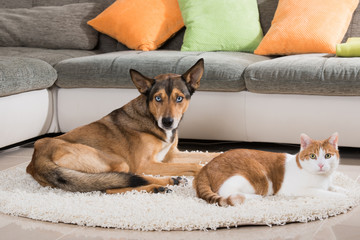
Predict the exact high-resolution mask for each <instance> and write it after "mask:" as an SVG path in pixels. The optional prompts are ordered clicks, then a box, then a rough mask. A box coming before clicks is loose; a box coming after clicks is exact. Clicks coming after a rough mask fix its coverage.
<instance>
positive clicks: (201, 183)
mask: <svg viewBox="0 0 360 240" xmlns="http://www.w3.org/2000/svg"><path fill="white" fill-rule="evenodd" d="M193 186H194V188H195V190H196V194H197V196H198V197H199V198H202V199H204V200H205V201H207V202H208V203H211V204H214V203H217V204H218V205H219V206H228V205H230V206H234V205H235V204H238V203H242V202H243V201H244V200H245V198H244V197H242V196H240V195H237V196H233V195H231V196H229V197H227V198H225V197H222V196H220V195H219V194H217V193H215V192H214V191H213V190H212V189H211V186H210V182H209V179H208V176H207V174H206V171H200V172H199V174H198V175H197V176H196V177H195V179H194V182H193Z"/></svg>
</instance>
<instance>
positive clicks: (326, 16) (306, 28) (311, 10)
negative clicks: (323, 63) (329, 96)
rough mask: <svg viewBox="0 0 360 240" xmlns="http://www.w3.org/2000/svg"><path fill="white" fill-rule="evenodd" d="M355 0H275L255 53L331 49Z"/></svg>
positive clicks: (333, 51)
mask: <svg viewBox="0 0 360 240" xmlns="http://www.w3.org/2000/svg"><path fill="white" fill-rule="evenodd" d="M358 3H359V0H279V3H278V7H277V9H276V12H275V16H274V19H273V21H272V23H271V27H270V29H269V31H268V32H267V33H266V35H265V37H264V38H263V40H262V41H261V42H260V44H259V46H258V47H257V49H256V50H255V52H254V53H255V54H259V55H289V54H300V53H335V52H336V44H338V43H340V42H341V41H342V39H343V37H344V35H345V33H346V31H347V29H348V27H349V24H350V21H351V19H352V14H353V12H354V11H355V9H356V7H357V5H358Z"/></svg>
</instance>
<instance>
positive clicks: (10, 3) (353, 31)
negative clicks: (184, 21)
mask: <svg viewBox="0 0 360 240" xmlns="http://www.w3.org/2000/svg"><path fill="white" fill-rule="evenodd" d="M114 1H115V0H1V2H0V8H31V7H37V6H62V5H66V4H71V3H83V2H97V3H102V4H103V7H104V9H105V8H106V7H108V6H110V5H111V4H112V3H113V2H114ZM257 2H258V6H259V13H260V22H261V26H262V29H263V32H264V35H265V34H266V33H267V31H268V30H269V28H270V26H271V21H272V19H273V17H274V14H275V11H276V7H277V4H278V0H257ZM184 32H185V30H184V28H183V29H182V30H181V31H179V32H178V33H177V34H175V36H174V37H173V38H171V39H169V40H168V41H167V42H166V43H165V44H164V45H163V46H162V47H161V49H171V50H180V48H181V45H182V39H183V36H184ZM359 36H360V5H359V6H358V7H357V9H356V10H355V13H354V15H353V19H352V21H351V23H350V26H349V29H348V31H347V33H346V35H345V37H344V40H343V41H346V40H347V39H348V38H349V37H359ZM97 49H99V50H100V51H103V52H110V51H121V50H127V49H128V48H127V47H126V46H124V45H123V44H121V43H118V42H117V41H116V40H114V39H112V38H110V37H108V36H106V35H104V34H100V35H99V44H98V46H97Z"/></svg>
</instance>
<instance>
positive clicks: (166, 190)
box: [153, 186, 172, 193]
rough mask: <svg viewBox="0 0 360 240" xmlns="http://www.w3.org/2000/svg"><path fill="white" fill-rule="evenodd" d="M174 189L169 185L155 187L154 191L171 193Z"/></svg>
mask: <svg viewBox="0 0 360 240" xmlns="http://www.w3.org/2000/svg"><path fill="white" fill-rule="evenodd" d="M171 192H172V190H171V189H169V188H167V187H162V186H161V187H155V188H154V189H153V193H171Z"/></svg>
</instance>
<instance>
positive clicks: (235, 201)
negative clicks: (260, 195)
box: [227, 193, 246, 206]
mask: <svg viewBox="0 0 360 240" xmlns="http://www.w3.org/2000/svg"><path fill="white" fill-rule="evenodd" d="M245 199H246V197H245V195H244V194H241V193H236V194H232V195H230V196H229V197H228V198H227V203H228V204H229V205H231V206H236V205H240V204H243V203H244V202H245Z"/></svg>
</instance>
